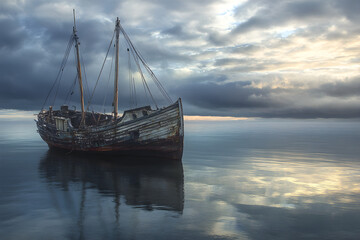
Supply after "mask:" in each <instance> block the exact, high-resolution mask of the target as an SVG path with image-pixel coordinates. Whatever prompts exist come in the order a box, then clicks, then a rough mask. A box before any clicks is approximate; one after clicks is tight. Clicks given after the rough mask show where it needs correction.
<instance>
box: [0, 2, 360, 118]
mask: <svg viewBox="0 0 360 240" xmlns="http://www.w3.org/2000/svg"><path fill="white" fill-rule="evenodd" d="M236 4H237V5H236ZM73 8H76V9H77V29H78V35H79V37H80V43H81V55H82V60H83V61H84V63H85V70H86V76H87V82H88V84H87V85H88V87H86V88H89V90H86V91H87V92H91V91H92V90H91V89H92V88H93V86H94V85H95V82H96V79H97V76H98V74H99V71H100V67H101V65H102V61H103V59H104V57H105V54H106V51H107V48H108V45H109V43H110V39H111V36H112V34H113V29H114V20H115V18H116V17H117V16H119V17H120V19H121V23H122V25H123V27H124V29H125V30H126V31H127V33H128V34H129V36H130V37H131V39H132V41H133V43H134V44H135V46H136V47H137V48H138V50H140V52H141V54H142V55H143V56H144V57H145V59H146V60H147V63H148V64H149V65H150V67H152V69H153V71H154V72H155V74H156V75H157V76H158V78H159V79H160V80H161V81H162V83H163V85H164V86H165V88H166V89H167V90H168V91H169V92H170V93H171V94H172V97H173V99H176V98H177V97H182V98H183V100H184V103H185V104H184V110H185V113H186V114H193V115H224V116H236V117H241V116H245V117H252V116H256V117H296V118H304V117H306V118H309V117H344V118H349V117H359V116H358V115H359V108H358V107H357V106H358V104H357V102H358V100H359V98H360V91H359V90H360V89H359V80H358V79H359V74H358V63H359V61H358V58H359V56H360V47H359V44H358V43H359V36H360V28H358V26H357V24H356V23H357V22H358V18H359V17H358V15H357V12H358V10H359V9H360V5H359V4H358V2H357V1H351V0H346V1H340V0H330V1H326V2H324V1H319V0H316V1H308V0H296V1H278V0H276V1H271V2H270V1H265V0H254V1H239V2H237V3H234V2H233V1H230V0H229V1H228V0H222V1H201V0H198V1H190V0H185V1H182V2H176V1H165V0H158V1H152V2H148V1H141V0H136V1H123V2H117V1H107V2H102V3H98V2H96V1H82V0H80V1H77V2H71V1H67V0H56V1H52V2H44V1H25V2H24V1H16V2H14V1H3V3H2V10H1V12H0V31H1V32H2V35H1V37H0V54H1V56H3V57H2V58H1V59H0V72H1V77H0V101H1V102H0V108H14V109H27V110H39V109H40V108H41V106H42V103H43V101H44V99H45V97H46V95H47V91H48V90H49V89H50V88H51V85H52V83H53V81H54V80H55V78H56V74H57V72H58V70H59V65H60V63H61V61H62V58H63V56H64V51H65V49H66V45H67V42H68V39H69V37H70V35H71V33H72V26H73V18H72V9H73ZM121 41H122V43H121V44H122V46H123V47H124V49H125V50H122V52H121V54H122V55H121V58H120V70H121V76H120V82H121V83H120V85H121V87H122V88H121V94H122V95H121V104H120V105H121V107H126V104H125V102H126V103H127V102H129V93H128V89H129V86H128V85H129V80H128V78H129V74H128V72H129V71H128V62H127V59H128V56H127V52H126V45H124V42H123V39H122V40H121ZM112 54H113V50H111V51H110V55H109V57H108V61H107V63H106V65H105V69H104V73H103V75H102V77H101V79H100V81H101V82H100V83H99V85H98V89H97V90H96V93H95V94H96V96H95V100H94V105H96V106H99V107H100V108H101V106H102V103H103V99H104V96H108V97H107V100H106V101H107V102H108V101H110V105H111V94H112V93H111V90H110V89H109V87H107V86H108V85H109V84H108V83H107V82H108V79H109V76H110V77H111V78H113V75H109V70H110V65H111V59H112V56H113V55H112ZM72 65H74V56H73V53H71V55H70V57H69V60H68V64H67V67H66V69H65V70H66V71H64V76H63V78H62V79H63V81H62V82H61V87H60V89H61V90H64V89H65V90H64V91H59V93H58V95H57V98H58V100H57V101H56V103H57V104H62V103H64V102H65V99H66V98H67V97H68V95H69V94H68V93H69V92H70V87H71V85H72V83H73V80H74V77H75V74H76V73H75V68H74V67H73V66H72ZM131 68H132V71H133V72H134V78H135V80H136V81H137V86H138V93H139V95H140V93H141V91H143V90H142V89H143V86H142V83H141V79H140V78H139V76H138V75H136V74H135V70H136V68H135V63H132V66H131ZM149 84H150V87H151V88H152V89H153V90H154V91H155V88H154V84H153V83H151V82H149ZM110 86H111V84H110ZM77 88H78V86H75V91H74V92H75V93H74V95H71V96H72V100H74V101H72V103H71V105H77V103H76V101H75V100H76V99H77V98H78V96H77V94H78V93H77V91H76V89H77ZM87 95H90V93H87ZM154 95H155V98H156V99H158V100H159V101H160V98H161V97H160V94H159V93H158V92H156V91H155V93H154ZM52 98H53V97H51V98H50V99H52ZM109 99H110V100H109ZM144 101H145V100H144ZM47 104H49V103H47Z"/></svg>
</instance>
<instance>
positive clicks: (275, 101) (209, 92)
mask: <svg viewBox="0 0 360 240" xmlns="http://www.w3.org/2000/svg"><path fill="white" fill-rule="evenodd" d="M207 80H208V81H206V78H205V79H202V80H200V81H194V80H193V81H188V84H187V85H183V86H181V87H179V88H177V89H176V90H175V91H176V94H179V95H180V96H183V98H184V101H185V104H189V105H192V106H194V107H195V108H191V107H189V109H191V111H192V112H190V113H189V114H195V115H196V114H201V115H204V114H206V111H201V110H200V111H199V109H207V110H208V112H211V114H212V115H224V114H226V113H227V112H232V114H231V115H232V116H246V117H269V118H270V117H281V118H283V117H289V118H358V117H360V106H359V104H358V102H357V100H356V99H355V100H351V101H350V103H346V104H345V105H344V104H343V103H341V102H338V103H336V102H335V103H334V102H333V100H332V101H330V100H329V98H332V97H339V96H341V97H359V95H360V94H359V87H360V81H359V80H358V79H354V80H353V81H351V82H349V83H343V82H340V81H339V82H335V83H332V84H322V85H320V86H319V87H317V88H312V89H297V88H281V87H276V88H271V87H262V88H257V87H254V86H253V85H252V83H251V81H242V82H228V83H222V82H220V81H217V80H216V79H214V80H213V81H211V78H210V77H208V78H207ZM209 80H210V81H209ZM194 82H197V83H194ZM317 102H322V103H321V104H319V103H317ZM319 105H320V106H319Z"/></svg>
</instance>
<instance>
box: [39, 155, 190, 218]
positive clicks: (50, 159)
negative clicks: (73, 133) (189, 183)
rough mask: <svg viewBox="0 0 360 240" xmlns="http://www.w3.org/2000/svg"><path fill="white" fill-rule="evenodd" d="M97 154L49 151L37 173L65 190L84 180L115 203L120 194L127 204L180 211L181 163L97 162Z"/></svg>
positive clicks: (132, 160) (182, 189) (181, 209)
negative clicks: (111, 198)
mask: <svg viewBox="0 0 360 240" xmlns="http://www.w3.org/2000/svg"><path fill="white" fill-rule="evenodd" d="M99 157H103V156H89V155H85V156H81V155H73V154H69V155H66V154H64V153H63V152H57V151H54V150H49V151H48V152H47V154H46V155H45V156H44V158H43V159H42V160H41V162H40V166H39V170H40V174H41V176H42V177H44V178H46V180H47V182H48V183H49V184H53V185H55V186H59V187H60V188H62V189H65V190H66V189H68V187H69V185H71V184H72V183H83V185H84V184H87V185H91V188H92V189H93V188H95V189H98V191H99V193H100V194H101V195H103V196H113V197H114V199H115V200H114V202H115V203H116V202H118V199H119V197H121V196H122V197H123V198H124V199H125V203H126V205H130V206H134V207H137V208H142V209H145V210H153V209H157V210H170V211H175V212H178V213H182V211H183V208H184V175H183V167H182V163H181V162H179V161H167V162H166V163H164V161H161V162H157V161H154V160H149V159H146V162H145V159H143V160H141V159H136V161H134V159H128V161H121V163H119V161H112V159H107V160H104V159H101V161H99V160H100V159H99ZM150 161H151V163H150ZM83 191H86V189H85V188H84V190H83Z"/></svg>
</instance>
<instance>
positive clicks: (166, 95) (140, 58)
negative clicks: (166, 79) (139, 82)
mask: <svg viewBox="0 0 360 240" xmlns="http://www.w3.org/2000/svg"><path fill="white" fill-rule="evenodd" d="M120 30H121V32H122V33H123V35H124V37H125V39H126V41H127V42H128V44H129V45H130V49H131V50H133V51H132V53H133V52H135V54H136V56H137V58H138V59H139V60H140V61H141V63H142V64H143V66H144V67H145V69H146V70H147V72H148V73H149V75H150V76H151V78H152V79H153V81H154V82H155V84H156V86H157V87H158V88H159V90H160V92H161V93H162V95H163V96H164V98H165V99H166V100H167V101H169V102H170V103H171V102H172V99H171V98H170V96H169V94H168V93H167V92H166V90H165V88H164V87H163V86H162V84H161V82H160V81H159V80H158V79H157V77H156V76H155V74H154V72H153V71H152V70H151V69H150V67H149V66H148V65H147V63H146V61H145V59H144V58H143V57H142V56H141V54H140V53H139V52H138V51H137V50H136V48H135V46H134V44H133V43H132V42H131V40H130V38H129V36H128V35H127V33H126V32H125V30H124V29H123V28H122V26H121V25H120Z"/></svg>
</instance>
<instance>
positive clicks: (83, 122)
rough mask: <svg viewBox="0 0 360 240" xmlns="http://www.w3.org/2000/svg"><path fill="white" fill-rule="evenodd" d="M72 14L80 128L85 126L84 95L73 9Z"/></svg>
mask: <svg viewBox="0 0 360 240" xmlns="http://www.w3.org/2000/svg"><path fill="white" fill-rule="evenodd" d="M73 14H74V27H73V35H74V40H75V48H76V60H77V72H78V80H79V86H80V98H81V122H80V126H82V125H83V124H85V110H84V93H83V85H82V76H81V64H80V57H79V45H80V43H79V42H78V40H79V37H78V36H77V34H76V23H75V9H73Z"/></svg>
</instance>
